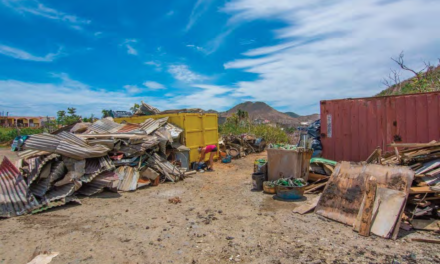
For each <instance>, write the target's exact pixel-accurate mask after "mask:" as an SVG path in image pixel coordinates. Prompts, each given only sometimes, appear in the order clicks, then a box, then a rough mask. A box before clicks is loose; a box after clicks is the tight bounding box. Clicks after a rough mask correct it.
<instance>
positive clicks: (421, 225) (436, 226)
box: [411, 219, 440, 231]
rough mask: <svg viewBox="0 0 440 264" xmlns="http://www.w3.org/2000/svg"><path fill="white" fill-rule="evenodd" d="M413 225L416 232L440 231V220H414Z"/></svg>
mask: <svg viewBox="0 0 440 264" xmlns="http://www.w3.org/2000/svg"><path fill="white" fill-rule="evenodd" d="M411 225H412V226H413V227H414V229H416V230H428V231H437V230H440V220H434V219H432V220H419V219H413V220H412V221H411Z"/></svg>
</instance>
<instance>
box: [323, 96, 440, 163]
mask: <svg viewBox="0 0 440 264" xmlns="http://www.w3.org/2000/svg"><path fill="white" fill-rule="evenodd" d="M439 116H440V92H432V93H421V94H411V95H399V96H385V97H371V98H359V99H343V100H330V101H321V141H322V145H323V156H324V157H325V158H327V159H332V160H336V161H342V160H348V161H363V160H366V159H367V158H368V156H369V155H370V154H371V153H372V152H373V151H374V150H375V148H376V147H381V148H382V149H383V150H385V151H392V150H393V149H391V148H389V147H388V146H387V145H388V144H390V143H392V142H393V141H394V142H403V143H426V142H430V141H432V140H439V139H440V119H439V118H438V117H439Z"/></svg>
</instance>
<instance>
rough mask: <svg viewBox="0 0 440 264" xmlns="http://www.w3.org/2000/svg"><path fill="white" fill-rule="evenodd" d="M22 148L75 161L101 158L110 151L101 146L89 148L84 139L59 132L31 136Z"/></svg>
mask: <svg viewBox="0 0 440 264" xmlns="http://www.w3.org/2000/svg"><path fill="white" fill-rule="evenodd" d="M23 147H24V149H33V150H42V151H49V152H53V153H57V154H60V155H63V156H66V157H70V158H74V159H77V160H83V159H85V158H96V157H102V156H105V155H107V152H109V151H110V149H108V148H107V147H104V146H102V145H96V146H90V145H88V144H87V143H86V141H85V140H84V139H82V138H79V137H77V136H75V135H73V134H70V133H67V132H61V133H60V134H59V135H51V134H37V135H31V136H29V138H28V139H27V140H26V141H25V143H24V146H23Z"/></svg>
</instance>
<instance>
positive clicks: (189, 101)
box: [172, 84, 235, 110]
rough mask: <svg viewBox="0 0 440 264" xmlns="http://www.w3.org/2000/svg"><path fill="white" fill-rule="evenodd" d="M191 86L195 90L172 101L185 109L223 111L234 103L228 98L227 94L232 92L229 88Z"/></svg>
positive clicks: (203, 85) (202, 85) (201, 85)
mask: <svg viewBox="0 0 440 264" xmlns="http://www.w3.org/2000/svg"><path fill="white" fill-rule="evenodd" d="M191 86H192V87H194V88H197V90H195V91H193V92H192V93H191V94H189V95H184V96H176V97H174V98H173V99H172V100H173V101H177V102H179V104H181V105H184V106H186V107H190V108H202V109H205V110H209V109H218V110H225V109H226V108H228V107H230V106H231V105H232V104H233V103H234V101H235V100H234V99H233V98H232V99H231V98H230V97H229V96H228V93H229V92H230V91H232V89H230V88H227V87H223V86H218V85H206V84H194V85H191Z"/></svg>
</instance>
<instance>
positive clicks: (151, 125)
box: [140, 118, 160, 135]
mask: <svg viewBox="0 0 440 264" xmlns="http://www.w3.org/2000/svg"><path fill="white" fill-rule="evenodd" d="M159 127H160V122H158V121H157V120H154V119H152V118H148V119H147V120H145V121H144V122H143V123H142V124H141V125H140V130H142V131H145V132H146V133H147V134H148V135H149V134H151V133H153V132H154V131H155V130H156V129H158V128H159Z"/></svg>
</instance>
